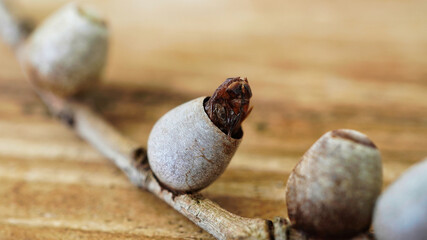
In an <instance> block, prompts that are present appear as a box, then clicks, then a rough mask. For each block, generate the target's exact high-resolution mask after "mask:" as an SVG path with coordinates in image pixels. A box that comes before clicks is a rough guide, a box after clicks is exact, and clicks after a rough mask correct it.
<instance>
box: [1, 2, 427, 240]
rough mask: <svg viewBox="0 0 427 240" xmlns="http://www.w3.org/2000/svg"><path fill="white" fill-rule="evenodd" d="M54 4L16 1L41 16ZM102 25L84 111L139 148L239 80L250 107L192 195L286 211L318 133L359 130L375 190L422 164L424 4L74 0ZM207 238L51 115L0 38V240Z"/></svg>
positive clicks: (426, 85) (426, 137) (426, 143)
mask: <svg viewBox="0 0 427 240" xmlns="http://www.w3.org/2000/svg"><path fill="white" fill-rule="evenodd" d="M64 2H65V1H53V0H50V1H48V0H43V1H30V0H25V1H24V0H19V1H18V0H17V1H15V3H16V5H18V6H20V7H21V9H22V10H23V13H24V14H26V15H27V16H29V17H31V18H32V19H34V20H35V21H40V20H41V19H42V18H43V17H45V16H46V15H47V14H49V13H50V12H51V11H52V10H53V9H55V8H57V7H58V6H59V5H60V4H62V3H64ZM85 2H88V3H90V4H91V5H92V6H95V7H97V8H99V9H100V10H101V11H102V12H103V13H104V15H105V16H106V18H108V19H109V23H110V27H111V38H112V40H111V54H110V59H109V63H108V68H107V69H106V73H105V77H104V80H105V81H104V82H103V85H102V86H101V87H100V89H97V90H94V92H93V93H92V97H90V98H89V100H88V101H89V102H90V103H91V104H92V106H94V107H95V108H96V109H97V110H98V111H99V112H101V113H102V114H103V115H104V116H105V117H106V118H107V119H108V120H109V121H111V122H112V123H113V124H114V125H115V126H117V128H118V129H120V130H121V131H122V132H124V133H125V134H126V135H128V136H130V137H132V138H133V139H135V140H138V141H139V142H141V143H142V144H144V145H145V143H146V140H147V136H148V134H149V131H150V128H151V126H152V125H153V124H154V122H155V121H156V119H158V118H159V117H160V116H161V115H162V114H164V113H165V112H166V111H168V110H169V109H171V108H173V107H174V106H177V105H178V104H180V103H183V102H185V101H187V100H190V99H193V98H196V97H198V96H202V95H209V94H211V93H212V92H213V91H214V90H215V88H216V87H217V86H218V85H219V84H220V83H221V82H222V81H223V80H225V78H227V77H232V76H245V77H248V79H249V81H250V83H251V86H252V89H253V95H254V97H253V106H254V110H253V112H252V114H251V116H250V117H249V119H248V120H247V122H246V123H245V124H244V130H245V137H244V141H243V143H242V145H241V148H240V149H239V151H238V152H237V154H236V156H235V158H234V159H233V161H232V162H231V164H230V166H229V168H228V169H227V170H226V172H225V173H224V175H223V176H222V177H221V178H220V179H219V180H218V181H217V182H215V183H214V184H212V185H211V186H210V187H208V188H207V189H205V190H204V191H203V193H204V194H206V195H207V196H208V197H209V198H211V199H212V200H214V201H216V202H217V203H219V204H220V205H221V206H222V207H224V208H225V209H227V210H229V211H231V212H233V213H237V214H240V215H242V216H245V217H263V218H273V217H274V216H286V207H285V201H284V194H285V192H284V185H285V182H286V179H287V177H288V174H289V172H290V171H291V169H292V167H293V166H294V165H295V163H296V162H297V161H298V159H299V157H300V156H301V155H302V154H303V153H304V152H305V150H307V149H308V148H309V147H310V145H311V144H312V143H314V142H315V141H316V140H317V139H318V138H319V137H320V136H321V135H322V134H323V133H325V132H326V131H328V130H332V129H337V128H352V129H356V130H359V131H362V132H364V133H366V134H367V135H368V136H370V138H371V139H372V140H373V141H374V142H375V143H376V144H377V146H378V147H379V149H380V150H381V153H382V156H383V166H384V186H387V185H388V184H389V183H390V182H391V181H393V180H394V179H396V178H397V177H398V176H399V175H400V174H401V173H402V172H403V171H404V170H405V169H407V168H408V167H409V166H410V165H412V164H413V163H415V162H417V161H419V160H421V159H422V158H423V157H426V156H427V58H426V56H427V27H426V24H427V15H426V14H425V13H426V12H427V2H426V1H422V0H420V1H396V0H393V1H380V0H375V1H365V0H363V1H353V2H347V1H345V2H343V1H321V2H319V1H296V2H290V1H286V2H283V1H249V2H248V1H225V0H220V1H194V0H188V1H160V2H153V1H151V2H147V1H138V0H126V1H112V0H110V1H104V0H103V1H101V0H98V1H85ZM136 238H137V239H174V238H176V239H180V238H187V239H210V238H211V236H210V235H209V234H207V233H205V232H203V231H202V230H201V229H199V228H197V227H196V226H194V225H193V224H192V223H191V222H189V221H188V220H186V219H185V218H184V217H182V216H181V215H179V214H178V213H176V212H175V211H174V210H172V209H171V208H170V207H168V206H167V205H166V204H164V203H162V202H160V201H159V200H157V199H156V198H155V197H154V196H152V195H150V194H149V193H147V192H144V191H140V190H138V189H136V188H135V187H133V186H132V185H131V184H130V183H129V182H128V181H127V179H126V178H125V176H124V175H123V174H122V173H121V172H120V171H119V170H117V169H116V168H115V167H114V166H113V164H111V163H110V162H108V161H107V160H106V159H104V158H103V157H102V156H101V155H100V154H98V153H97V152H96V151H95V150H94V149H92V148H91V147H90V146H89V145H88V144H86V143H85V142H83V141H81V140H79V139H78V138H77V137H76V136H75V135H74V134H73V133H72V132H71V131H70V130H68V129H67V128H65V127H64V126H62V125H61V124H60V123H59V122H57V121H55V120H53V119H51V118H50V117H49V116H48V115H47V113H46V110H45V108H44V107H43V105H42V104H41V103H40V101H39V100H38V99H37V97H36V96H35V94H34V93H33V92H32V91H31V89H30V87H29V85H28V84H27V83H26V81H25V80H24V76H23V74H22V73H21V71H20V68H19V65H18V63H17V61H16V60H15V59H14V56H13V54H12V52H11V50H9V49H8V48H7V47H6V46H5V45H4V44H0V239H136Z"/></svg>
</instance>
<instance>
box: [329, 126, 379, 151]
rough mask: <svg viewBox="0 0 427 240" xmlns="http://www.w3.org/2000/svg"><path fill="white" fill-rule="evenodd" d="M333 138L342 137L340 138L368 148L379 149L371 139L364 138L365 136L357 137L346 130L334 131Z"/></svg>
mask: <svg viewBox="0 0 427 240" xmlns="http://www.w3.org/2000/svg"><path fill="white" fill-rule="evenodd" d="M331 136H332V137H340V138H343V139H347V140H350V141H353V142H355V143H358V144H362V145H365V146H367V147H371V148H377V146H375V144H374V143H373V142H372V141H371V140H370V139H369V138H367V137H366V136H364V135H356V134H354V133H353V132H351V131H347V130H345V129H338V130H333V131H332V132H331Z"/></svg>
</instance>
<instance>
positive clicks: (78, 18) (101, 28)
mask: <svg viewBox="0 0 427 240" xmlns="http://www.w3.org/2000/svg"><path fill="white" fill-rule="evenodd" d="M107 51H108V30H107V27H106V24H105V22H104V21H103V20H102V19H100V18H99V17H98V16H97V15H96V14H95V13H94V12H91V11H89V10H88V9H84V8H81V7H79V6H77V5H76V4H74V3H72V4H68V5H66V6H65V7H63V8H62V9H60V10H59V11H58V12H56V13H54V14H53V15H52V16H51V17H49V18H48V19H46V20H45V21H44V22H43V23H42V24H41V25H40V26H39V27H37V29H36V30H35V32H34V33H33V34H32V35H31V36H30V38H29V40H28V42H27V43H26V45H25V48H24V49H23V51H22V52H21V56H20V57H21V60H22V62H23V65H24V67H25V69H26V71H27V74H28V75H29V77H30V79H31V80H32V82H33V84H35V85H36V86H38V87H40V88H43V89H45V90H50V91H52V92H54V93H55V94H58V95H63V96H68V95H72V94H74V93H76V92H78V91H79V90H81V89H83V88H87V87H89V86H91V85H92V84H94V83H96V82H97V81H98V79H99V78H100V75H101V71H102V69H103V67H104V65H105V62H106V58H107V57H106V56H107Z"/></svg>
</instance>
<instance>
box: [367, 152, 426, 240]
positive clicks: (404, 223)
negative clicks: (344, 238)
mask: <svg viewBox="0 0 427 240" xmlns="http://www.w3.org/2000/svg"><path fill="white" fill-rule="evenodd" d="M374 231H375V236H376V238H377V239H379V240H401V239H405V240H425V239H427V158H426V159H424V160H423V161H422V162H421V163H418V164H416V165H415V166H413V167H411V168H410V169H409V170H407V171H406V172H405V173H403V174H402V176H401V177H400V178H399V179H397V180H396V182H394V183H393V184H392V185H391V186H390V187H389V188H387V189H386V190H385V191H384V193H382V194H381V196H380V197H379V198H378V201H377V205H376V207H375V215H374Z"/></svg>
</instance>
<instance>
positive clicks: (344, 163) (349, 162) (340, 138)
mask: <svg viewBox="0 0 427 240" xmlns="http://www.w3.org/2000/svg"><path fill="white" fill-rule="evenodd" d="M381 186H382V166H381V156H380V153H379V151H378V149H377V148H376V146H375V145H374V144H373V143H372V141H371V140H369V138H368V137H367V136H365V135H363V134H362V133H360V132H357V131H354V130H345V129H340V130H334V131H330V132H328V133H326V134H324V135H323V136H322V137H321V138H320V139H319V140H318V141H317V142H316V143H314V145H313V146H312V147H311V148H310V149H309V150H308V151H307V152H306V153H305V154H304V156H303V157H302V158H301V160H300V161H299V163H298V164H297V165H296V167H295V168H294V169H293V171H292V172H291V175H290V176H289V179H288V182H287V186H286V189H287V192H286V201H287V207H288V214H289V218H290V220H291V222H292V224H293V226H294V227H295V228H297V229H299V230H302V231H304V232H305V233H307V234H309V235H311V236H313V237H351V236H354V235H357V234H358V233H361V232H364V231H367V230H368V229H369V226H370V225H371V219H372V212H373V209H374V205H375V201H376V199H377V197H378V195H379V193H380V191H381Z"/></svg>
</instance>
